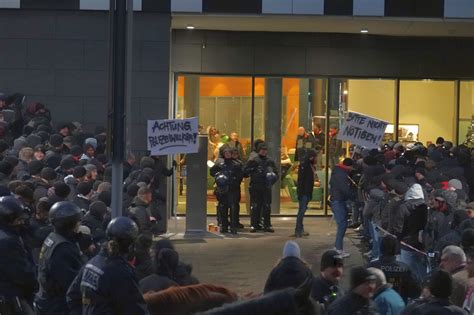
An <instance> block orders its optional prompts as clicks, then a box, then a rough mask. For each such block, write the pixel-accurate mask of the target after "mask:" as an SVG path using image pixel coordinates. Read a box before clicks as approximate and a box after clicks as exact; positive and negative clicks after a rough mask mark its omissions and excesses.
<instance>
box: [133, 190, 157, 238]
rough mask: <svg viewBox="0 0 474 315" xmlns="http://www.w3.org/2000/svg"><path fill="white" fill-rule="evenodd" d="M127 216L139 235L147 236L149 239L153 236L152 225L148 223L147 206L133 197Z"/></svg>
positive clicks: (148, 212) (148, 213)
mask: <svg viewBox="0 0 474 315" xmlns="http://www.w3.org/2000/svg"><path fill="white" fill-rule="evenodd" d="M128 215H129V216H130V218H132V219H133V220H134V221H135V223H136V224H137V225H138V228H139V230H140V233H141V234H143V235H147V236H149V237H152V236H153V231H152V228H153V224H152V223H151V221H150V211H149V209H148V205H147V204H146V203H144V202H143V201H142V200H141V199H140V198H138V197H135V199H134V200H133V203H132V206H131V207H130V210H129V214H128Z"/></svg>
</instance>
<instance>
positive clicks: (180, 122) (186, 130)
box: [147, 117, 198, 155]
mask: <svg viewBox="0 0 474 315" xmlns="http://www.w3.org/2000/svg"><path fill="white" fill-rule="evenodd" d="M147 132H148V136H147V140H148V150H150V152H151V154H152V155H167V154H176V153H197V152H198V120H197V118H196V117H194V118H189V119H163V120H148V128H147Z"/></svg>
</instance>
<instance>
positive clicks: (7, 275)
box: [0, 225, 37, 299]
mask: <svg viewBox="0 0 474 315" xmlns="http://www.w3.org/2000/svg"><path fill="white" fill-rule="evenodd" d="M0 270H1V272H0V295H2V296H4V297H6V298H13V297H17V296H18V297H21V298H26V299H31V298H32V297H33V294H34V292H35V291H36V288H37V282H36V266H35V263H34V262H33V257H32V255H31V252H30V251H29V250H28V248H26V246H25V244H24V243H23V239H22V237H21V236H20V235H19V234H18V233H17V232H16V231H15V230H14V229H12V228H11V227H9V226H5V225H0Z"/></svg>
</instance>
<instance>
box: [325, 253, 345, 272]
mask: <svg viewBox="0 0 474 315" xmlns="http://www.w3.org/2000/svg"><path fill="white" fill-rule="evenodd" d="M338 265H344V258H342V256H341V254H339V253H338V252H337V251H336V250H334V249H331V250H327V251H325V252H324V253H323V256H321V271H324V270H325V269H327V268H329V267H336V266H338Z"/></svg>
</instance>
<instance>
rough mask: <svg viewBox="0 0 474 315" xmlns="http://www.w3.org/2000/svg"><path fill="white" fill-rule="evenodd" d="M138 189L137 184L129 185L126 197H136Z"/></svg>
mask: <svg viewBox="0 0 474 315" xmlns="http://www.w3.org/2000/svg"><path fill="white" fill-rule="evenodd" d="M139 189H140V187H138V185H137V184H131V185H129V186H128V187H127V195H129V196H130V197H136V196H137V193H138V190H139Z"/></svg>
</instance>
